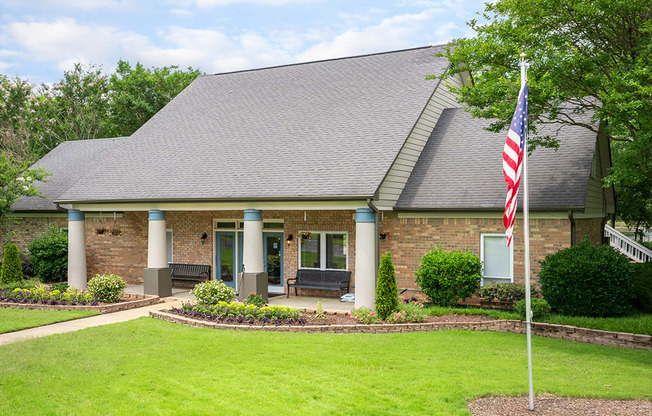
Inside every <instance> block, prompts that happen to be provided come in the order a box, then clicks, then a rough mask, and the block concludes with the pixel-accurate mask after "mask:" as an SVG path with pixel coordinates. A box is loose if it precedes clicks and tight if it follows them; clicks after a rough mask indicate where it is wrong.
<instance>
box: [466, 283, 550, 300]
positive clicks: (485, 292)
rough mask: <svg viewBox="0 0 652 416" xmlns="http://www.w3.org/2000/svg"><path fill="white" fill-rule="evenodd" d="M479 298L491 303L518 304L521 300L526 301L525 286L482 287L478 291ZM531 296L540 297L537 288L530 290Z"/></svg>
mask: <svg viewBox="0 0 652 416" xmlns="http://www.w3.org/2000/svg"><path fill="white" fill-rule="evenodd" d="M478 296H480V297H481V298H484V299H485V300H487V301H489V302H491V301H493V300H497V301H500V302H518V301H519V300H521V299H525V286H523V285H519V284H516V283H491V284H488V285H484V286H482V287H481V288H480V290H479V291H478ZM530 296H532V297H537V296H539V291H538V290H537V288H535V287H531V288H530Z"/></svg>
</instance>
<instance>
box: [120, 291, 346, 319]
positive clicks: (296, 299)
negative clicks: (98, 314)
mask: <svg viewBox="0 0 652 416" xmlns="http://www.w3.org/2000/svg"><path fill="white" fill-rule="evenodd" d="M125 292H126V293H135V294H143V285H129V286H127V288H126V289H125ZM170 298H172V299H176V300H180V301H182V302H183V301H191V300H195V297H194V296H193V295H191V294H190V289H179V288H172V296H171V297H170ZM318 302H321V307H322V309H323V310H324V312H331V313H334V312H337V313H343V312H351V310H352V309H353V308H354V307H355V306H354V304H353V303H346V302H340V300H339V298H324V297H316V296H294V295H290V297H289V298H286V297H285V295H284V294H283V295H277V296H273V297H270V298H269V301H268V304H269V305H278V306H290V307H293V308H298V309H310V310H316V309H317V303H318Z"/></svg>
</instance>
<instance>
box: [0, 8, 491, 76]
mask: <svg viewBox="0 0 652 416" xmlns="http://www.w3.org/2000/svg"><path fill="white" fill-rule="evenodd" d="M484 1H486V0H458V1H455V0H431V1H427V0H396V1H382V0H375V1H367V0H159V1H150V0H0V74H4V75H7V76H10V77H14V76H19V77H21V78H23V79H25V78H26V79H28V80H29V82H31V83H33V84H40V83H42V82H46V83H53V82H56V81H58V80H59V79H60V78H61V77H62V75H63V72H64V71H66V70H70V69H72V68H73V67H74V64H75V63H77V62H80V63H82V64H84V65H90V64H94V65H97V66H100V67H101V68H102V70H104V71H105V72H107V73H111V72H113V71H114V70H115V66H116V64H117V62H118V60H119V59H123V60H127V61H129V62H130V63H132V64H135V63H136V62H140V63H142V64H143V65H145V66H146V67H151V66H155V67H162V66H171V65H177V66H179V67H181V68H187V67H189V66H192V67H193V68H195V69H199V70H201V71H203V72H205V73H220V72H228V71H235V70H242V69H252V68H261V67H267V66H273V65H283V64H291V63H296V62H308V61H314V60H321V59H330V58H338V57H344V56H354V55H361V54H367V53H375V52H385V51H391V50H398V49H406V48H413V47H419V46H426V45H437V44H441V43H446V42H448V41H450V40H452V39H454V38H460V37H467V36H472V35H473V32H472V31H471V30H470V29H469V28H468V27H467V26H466V22H467V21H469V20H470V19H472V18H474V17H477V15H476V13H477V12H480V11H482V9H483V3H484Z"/></svg>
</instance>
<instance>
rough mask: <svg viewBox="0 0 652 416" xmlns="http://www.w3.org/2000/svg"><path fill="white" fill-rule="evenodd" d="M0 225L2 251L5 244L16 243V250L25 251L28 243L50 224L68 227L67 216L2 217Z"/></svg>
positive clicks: (43, 231)
mask: <svg viewBox="0 0 652 416" xmlns="http://www.w3.org/2000/svg"><path fill="white" fill-rule="evenodd" d="M3 222H4V224H3V226H2V239H1V240H2V252H3V253H4V247H5V244H8V243H13V244H16V247H18V250H20V251H23V252H25V253H26V252H27V248H28V247H29V243H31V242H32V240H33V239H35V238H37V237H40V236H41V235H42V234H43V233H45V232H46V231H47V230H48V229H49V228H50V226H51V225H52V224H54V225H56V226H57V227H59V228H64V227H65V228H67V227H68V218H67V217H25V218H16V217H10V218H5V219H3Z"/></svg>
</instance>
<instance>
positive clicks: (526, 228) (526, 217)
mask: <svg viewBox="0 0 652 416" xmlns="http://www.w3.org/2000/svg"><path fill="white" fill-rule="evenodd" d="M527 67H528V64H527V62H525V54H524V53H522V54H521V89H522V88H523V87H524V86H525V81H526V80H527ZM525 99H527V97H526V98H525ZM523 141H524V143H523V239H524V240H525V241H524V242H525V325H526V334H527V335H526V336H527V378H528V390H529V398H530V410H534V386H533V385H532V332H531V328H530V327H531V324H532V312H531V307H532V306H531V302H530V208H529V205H528V189H527V125H526V129H525V135H524V137H523Z"/></svg>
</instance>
